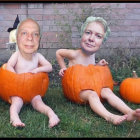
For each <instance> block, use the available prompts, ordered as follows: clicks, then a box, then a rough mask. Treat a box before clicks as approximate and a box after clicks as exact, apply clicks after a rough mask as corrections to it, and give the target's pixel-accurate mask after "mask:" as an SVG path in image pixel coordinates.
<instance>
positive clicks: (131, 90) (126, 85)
mask: <svg viewBox="0 0 140 140" xmlns="http://www.w3.org/2000/svg"><path fill="white" fill-rule="evenodd" d="M120 95H121V96H122V98H124V99H125V100H127V101H129V102H132V103H136V104H139V103H140V78H139V77H138V76H137V74H136V72H135V71H133V77H129V78H126V79H124V80H123V81H122V82H121V84H120Z"/></svg>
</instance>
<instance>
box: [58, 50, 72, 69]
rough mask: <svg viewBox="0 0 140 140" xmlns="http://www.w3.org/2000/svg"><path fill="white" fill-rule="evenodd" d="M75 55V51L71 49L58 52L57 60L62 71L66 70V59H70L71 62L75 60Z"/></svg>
mask: <svg viewBox="0 0 140 140" xmlns="http://www.w3.org/2000/svg"><path fill="white" fill-rule="evenodd" d="M74 54H75V53H74V50H69V49H59V50H57V51H56V59H57V61H58V64H59V65H60V68H61V69H62V68H66V64H65V62H64V58H68V59H69V61H70V60H72V59H74Z"/></svg>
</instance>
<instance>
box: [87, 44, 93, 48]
mask: <svg viewBox="0 0 140 140" xmlns="http://www.w3.org/2000/svg"><path fill="white" fill-rule="evenodd" d="M86 45H87V46H88V47H89V48H93V47H94V46H93V45H92V44H89V43H86Z"/></svg>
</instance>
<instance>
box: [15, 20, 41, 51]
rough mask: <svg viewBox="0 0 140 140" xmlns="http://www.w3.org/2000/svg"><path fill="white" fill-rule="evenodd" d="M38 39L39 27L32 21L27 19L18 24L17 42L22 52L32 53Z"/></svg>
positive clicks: (36, 46)
mask: <svg viewBox="0 0 140 140" xmlns="http://www.w3.org/2000/svg"><path fill="white" fill-rule="evenodd" d="M39 40H40V33H39V27H38V25H37V24H36V23H35V22H34V21H32V20H27V21H25V22H23V23H22V24H21V25H20V27H19V29H18V34H17V44H18V47H19V50H20V51H22V53H26V54H32V53H34V52H35V51H37V49H38V47H39Z"/></svg>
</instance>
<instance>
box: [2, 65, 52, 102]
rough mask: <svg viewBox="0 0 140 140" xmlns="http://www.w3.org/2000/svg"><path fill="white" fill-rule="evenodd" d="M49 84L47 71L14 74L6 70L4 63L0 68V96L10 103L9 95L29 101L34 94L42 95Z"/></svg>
mask: <svg viewBox="0 0 140 140" xmlns="http://www.w3.org/2000/svg"><path fill="white" fill-rule="evenodd" d="M48 85H49V78H48V74H47V73H43V72H40V73H36V74H32V73H22V74H16V73H13V72H11V71H8V70H6V64H4V65H3V66H2V67H1V68H0V97H1V98H2V99H3V100H5V101H7V102H9V103H11V100H10V97H11V96H19V97H21V98H22V99H23V101H24V102H30V101H31V100H32V98H33V97H34V96H36V95H41V96H44V95H45V93H46V91H47V89H48Z"/></svg>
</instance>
